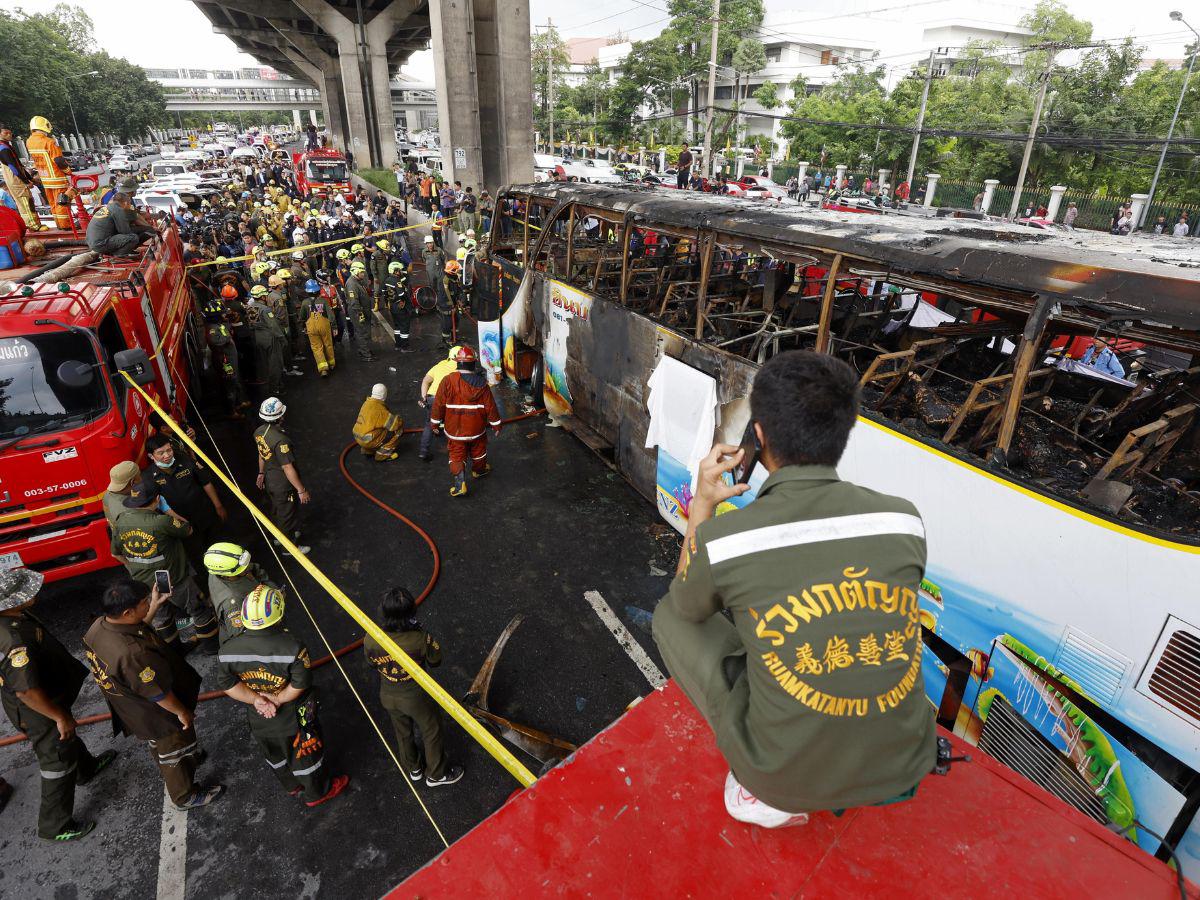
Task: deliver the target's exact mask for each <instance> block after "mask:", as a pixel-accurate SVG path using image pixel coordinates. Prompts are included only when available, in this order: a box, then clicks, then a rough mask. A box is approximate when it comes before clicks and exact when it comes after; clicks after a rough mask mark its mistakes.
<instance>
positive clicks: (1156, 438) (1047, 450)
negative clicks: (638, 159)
mask: <svg viewBox="0 0 1200 900" xmlns="http://www.w3.org/2000/svg"><path fill="white" fill-rule="evenodd" d="M480 271H481V272H483V273H485V276H486V278H485V279H484V280H486V279H490V280H491V283H492V284H493V287H494V290H493V291H492V292H491V296H493V297H495V298H498V299H499V301H500V310H501V311H500V313H499V315H498V316H497V317H496V318H495V319H494V320H493V321H482V320H481V321H480V324H479V331H480V342H481V348H482V352H483V355H484V359H485V362H488V363H490V364H492V365H494V366H495V367H496V369H497V370H499V369H500V368H501V367H502V368H503V370H504V372H506V373H507V374H508V375H509V377H511V378H514V379H517V380H525V379H531V380H532V381H533V383H534V385H535V390H537V391H539V392H540V393H541V394H542V395H543V396H544V398H545V402H546V405H547V407H548V409H549V410H550V412H551V413H554V414H557V415H558V416H559V417H560V418H561V420H562V422H563V424H564V425H565V426H566V427H568V428H570V429H572V430H573V431H575V432H576V433H577V434H578V435H579V436H580V437H581V438H582V439H583V440H584V441H585V442H586V443H588V445H589V446H591V447H593V448H594V449H596V450H597V451H598V452H600V453H601V454H603V455H604V456H605V457H607V459H608V460H609V461H610V462H611V464H612V465H613V466H614V467H615V468H617V469H618V470H619V471H620V472H621V473H623V474H624V475H625V477H626V478H627V479H628V480H629V481H630V482H631V483H632V484H633V486H634V487H635V488H636V489H637V490H638V491H639V492H641V493H642V494H643V495H645V496H646V498H647V499H648V500H650V501H652V502H654V503H655V504H656V505H657V507H658V509H659V511H660V513H661V515H662V516H663V518H664V519H666V520H667V521H668V522H670V523H671V524H672V525H674V526H675V527H676V528H677V529H679V530H680V531H683V530H684V529H685V528H686V521H687V514H688V506H689V503H690V500H691V486H692V484H693V483H694V482H693V477H694V472H695V463H696V448H697V447H700V448H702V449H703V450H707V449H708V448H709V447H711V444H712V442H713V441H714V440H718V441H724V442H725V443H731V444H737V443H739V442H740V440H741V437H742V434H743V431H744V429H745V427H746V425H747V422H748V420H749V404H748V397H749V393H750V387H751V384H752V382H753V380H754V374H755V371H756V369H757V367H758V366H759V365H761V364H762V363H763V362H764V361H765V360H767V359H769V358H770V357H771V356H772V355H774V354H776V353H779V352H782V351H785V350H790V349H795V348H803V349H811V350H816V351H818V352H823V353H831V354H835V355H837V356H838V357H840V358H842V359H844V360H846V361H847V362H849V363H850V364H851V365H852V366H854V367H855V369H856V370H857V371H858V372H859V374H860V379H861V381H860V383H861V391H862V410H861V416H860V419H859V423H858V425H857V427H856V428H855V429H854V432H853V434H852V436H851V440H850V445H849V447H848V449H847V451H846V455H845V457H844V459H843V461H842V464H841V467H840V471H841V475H842V476H843V477H845V478H847V479H850V480H853V481H855V482H858V483H860V484H863V485H866V486H868V487H871V488H874V489H877V490H880V491H884V492H887V493H891V494H899V495H902V496H905V497H907V498H909V499H910V500H912V501H913V502H914V503H915V504H916V505H917V507H918V508H919V509H920V511H921V513H922V515H923V517H924V520H925V526H926V531H927V535H928V543H929V561H928V569H927V573H926V579H925V581H924V583H923V584H922V590H921V601H922V609H921V614H920V618H921V622H922V624H923V625H925V626H926V628H927V629H928V631H929V632H931V633H933V634H935V635H937V636H939V637H940V638H943V639H944V640H945V641H947V642H948V643H949V644H950V645H952V646H954V647H957V648H958V650H959V651H960V652H961V653H962V654H963V655H964V656H965V657H967V658H968V659H969V660H970V664H969V669H970V672H969V677H967V685H966V688H965V691H964V695H963V697H962V700H963V702H962V706H961V713H960V714H959V716H958V720H957V723H956V728H955V730H956V731H957V732H958V733H959V734H960V735H962V736H964V737H965V738H967V739H968V740H970V741H971V742H973V743H975V744H977V745H978V746H979V747H980V748H982V749H984V750H985V751H986V752H988V753H989V754H991V755H993V756H995V757H996V758H998V759H1000V760H1001V761H1002V762H1004V763H1005V764H1007V765H1009V766H1010V767H1012V768H1013V769H1015V770H1016V771H1018V772H1020V773H1022V774H1023V775H1025V776H1027V777H1029V778H1030V779H1032V780H1034V781H1036V782H1037V783H1038V784H1040V785H1042V786H1043V787H1044V788H1046V789H1047V790H1049V791H1051V792H1052V793H1054V794H1056V795H1057V796H1058V797H1060V798H1061V799H1062V800H1064V801H1065V802H1067V803H1070V804H1071V805H1073V806H1075V807H1076V808H1078V809H1079V810H1081V811H1082V812H1084V813H1085V814H1087V815H1089V816H1091V817H1093V818H1094V819H1096V820H1098V821H1101V822H1103V823H1105V824H1109V825H1112V826H1114V827H1115V828H1116V829H1123V831H1124V833H1125V835H1126V836H1127V837H1129V838H1130V839H1131V840H1134V841H1136V842H1137V843H1138V844H1139V845H1140V846H1142V847H1143V848H1145V849H1146V850H1148V851H1149V852H1152V853H1156V854H1157V855H1160V856H1161V857H1163V858H1165V857H1166V855H1167V854H1168V850H1167V849H1166V848H1164V847H1162V846H1161V842H1160V837H1162V838H1165V839H1166V843H1168V844H1170V845H1178V848H1179V854H1180V857H1181V859H1182V861H1183V863H1184V865H1185V867H1187V866H1189V865H1191V866H1194V865H1197V864H1200V830H1198V829H1197V828H1195V827H1193V826H1192V819H1193V818H1194V816H1195V813H1196V811H1197V808H1198V807H1200V775H1197V772H1196V768H1197V759H1198V757H1200V753H1198V750H1200V613H1197V612H1196V611H1195V610H1193V609H1191V607H1190V601H1189V599H1188V597H1189V595H1190V594H1189V591H1190V586H1191V585H1192V584H1193V583H1195V582H1196V581H1198V580H1200V434H1198V431H1197V422H1196V410H1197V406H1198V405H1200V365H1198V364H1197V361H1196V354H1197V353H1200V251H1197V250H1192V249H1191V245H1190V244H1189V243H1188V242H1182V241H1173V240H1170V239H1166V238H1153V237H1149V236H1147V237H1145V238H1138V239H1136V240H1131V239H1129V238H1122V239H1119V242H1118V239H1117V238H1110V237H1108V236H1103V235H1090V234H1089V235H1087V236H1086V237H1084V236H1082V235H1069V234H1064V235H1059V234H1054V233H1051V232H1035V231H1031V230H1029V229H1023V228H1019V227H1014V226H1009V225H1003V224H998V223H992V222H985V221H979V220H978V219H955V218H941V217H938V216H936V215H933V214H928V215H926V214H916V215H912V216H904V215H896V214H892V215H881V216H858V215H853V214H848V213H839V212H831V211H816V210H803V209H799V208H787V207H783V208H780V207H763V206H761V205H758V204H753V203H749V202H745V201H739V200H731V199H729V198H723V197H716V196H710V195H700V194H690V193H687V194H681V193H678V192H674V191H665V190H659V189H654V188H638V187H633V186H626V187H607V186H599V185H581V184H555V183H546V184H535V185H525V186H518V187H509V188H506V189H505V190H504V191H503V192H502V193H501V195H500V197H499V200H498V204H497V219H496V221H495V223H494V225H493V228H492V231H491V235H490V239H489V245H488V248H487V253H486V255H485V257H484V259H483V260H481V267H480ZM1089 351H1090V352H1089ZM687 410H692V411H696V410H699V411H700V412H699V413H693V414H692V418H691V419H689V418H688V414H687V412H686V411H687ZM701 455H702V454H701ZM762 476H763V473H761V472H759V473H758V474H757V477H756V478H752V480H751V484H752V485H754V486H756V485H757V484H761V479H762ZM752 497H753V491H752V492H751V493H750V494H749V495H747V496H746V497H742V498H736V499H735V500H734V501H733V505H741V504H744V503H745V502H748V501H749V499H750V498H752ZM584 527H586V526H584ZM925 663H926V665H925V680H926V687H927V692H928V694H929V695H930V697H931V698H935V701H936V698H938V697H941V696H942V695H943V692H944V689H945V688H946V685H947V679H948V678H950V677H951V675H952V673H950V672H949V671H948V670H947V667H946V666H945V665H944V664H942V663H941V662H940V661H939V660H938V659H937V658H936V657H934V656H933V655H931V654H929V653H928V652H927V653H926V660H925ZM965 677H966V676H965Z"/></svg>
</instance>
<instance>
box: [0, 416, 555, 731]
mask: <svg viewBox="0 0 1200 900" xmlns="http://www.w3.org/2000/svg"><path fill="white" fill-rule="evenodd" d="M543 412H545V410H540V409H539V410H535V411H534V412H528V413H523V414H522V415H519V416H513V417H512V418H511V419H504V420H503V424H505V425H507V424H509V423H511V422H520V421H521V420H523V419H531V418H533V417H534V416H540V415H541V414H542V413H543ZM421 431H422V429H420V428H405V429H403V431H402V432H401V433H402V434H420V433H421ZM357 446H358V445H357V444H355V443H353V442H352V443H349V444H347V445H346V446H345V447H344V448H342V452H341V454H340V455H339V457H338V468H339V469H340V470H341V473H342V477H343V478H345V479H346V480H347V481H348V482H350V486H351V487H353V488H354V489H355V490H356V491H358V492H359V493H360V494H362V495H363V496H364V497H366V498H367V499H368V500H370V501H371V502H372V503H374V504H375V505H376V506H378V507H379V508H380V509H382V510H383V511H384V512H386V513H387V514H388V515H390V516H392V517H393V518H396V519H399V520H400V521H401V522H403V523H404V524H405V525H407V526H408V527H409V528H411V529H412V530H413V531H415V532H416V533H417V535H418V536H419V537H420V538H421V539H422V540H423V541H424V542H425V543H426V544H427V545H428V546H429V552H430V553H431V554H432V555H433V572H432V573H431V574H430V576H429V581H428V582H427V583H426V584H425V587H424V588H423V589H422V590H421V593H420V594H418V595H417V598H416V602H417V604H418V605H420V604H421V603H424V602H425V600H426V599H427V598H428V597H429V595H430V594H431V593H433V588H434V586H435V585H436V584H437V580H438V577H439V576H440V575H441V572H442V556H441V553H440V552H439V551H438V547H437V544H436V543H434V540H433V538H431V537H430V536H429V534H428V532H426V531H425V529H423V528H422V527H421V526H420V525H418V524H417V523H416V522H414V521H413V520H412V519H410V518H408V516H406V515H404V514H403V513H402V512H400V511H399V510H397V509H394V508H393V507H391V506H389V505H388V504H387V503H385V502H383V501H382V500H380V499H379V498H378V497H376V496H375V495H374V494H372V493H371V492H370V491H368V490H367V489H366V488H365V487H363V486H362V485H361V484H360V483H359V482H358V481H357V480H356V479H355V478H354V476H353V475H351V474H350V470H349V469H348V468H347V467H346V457H347V456H349V454H350V451H351V450H353V449H354V448H355V447H357ZM360 647H362V638H359V639H358V640H356V641H354V642H352V643H349V644H347V645H346V646H345V647H340V648H338V649H337V650H335V651H334V652H333V655H332V656H322V657H320V658H319V659H315V660H313V663H312V668H314V669H316V668H319V667H321V666H324V665H328V664H329V663H330V662H332V661H333V657H334V656H338V657H342V656H345V655H346V654H348V653H353V652H354V651H355V650H358V649H359V648H360ZM224 696H225V692H224V691H206V692H204V693H203V694H201V695H200V696H199V698H198V702H199V701H206V700H216V699H218V698H220V697H224ZM111 719H112V713H100V714H98V715H94V716H85V717H83V718H82V719H76V720H75V724H76V725H95V724H96V723H98V722H108V721H111ZM25 740H28V738H27V737H26V736H25V735H24V734H23V733H18V734H14V735H11V736H10V737H6V738H3V739H0V747H9V746H11V745H13V744H19V743H20V742H21V741H25Z"/></svg>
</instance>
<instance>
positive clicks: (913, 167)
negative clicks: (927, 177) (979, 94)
mask: <svg viewBox="0 0 1200 900" xmlns="http://www.w3.org/2000/svg"><path fill="white" fill-rule="evenodd" d="M936 53H937V50H930V51H929V65H928V66H926V67H925V87H924V89H922V91H921V111H920V112H919V113H917V133H916V134H914V135H913V145H912V153H910V154H909V156H908V189H909V190H910V191H911V190H912V186H913V178H915V177H916V174H917V151H918V150H920V149H921V129H922V128H924V127H925V107H926V106H927V105H928V104H929V84H930V82H932V81H933V57H934V55H935V54H936Z"/></svg>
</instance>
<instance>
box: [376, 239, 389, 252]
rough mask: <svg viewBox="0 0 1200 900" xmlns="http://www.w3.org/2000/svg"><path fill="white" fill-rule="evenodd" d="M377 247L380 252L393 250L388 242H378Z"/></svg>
mask: <svg viewBox="0 0 1200 900" xmlns="http://www.w3.org/2000/svg"><path fill="white" fill-rule="evenodd" d="M375 246H376V247H378V248H379V249H380V250H391V249H392V245H391V244H389V243H388V242H387V241H378V242H377V243H376V244H375Z"/></svg>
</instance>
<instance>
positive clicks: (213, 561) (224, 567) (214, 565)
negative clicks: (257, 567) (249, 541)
mask: <svg viewBox="0 0 1200 900" xmlns="http://www.w3.org/2000/svg"><path fill="white" fill-rule="evenodd" d="M249 565H250V552H249V551H248V550H246V549H245V548H244V547H242V546H240V545H238V544H233V543H230V542H229V541H221V542H220V543H218V544H213V545H212V546H211V547H209V548H208V549H207V550H205V551H204V568H206V569H208V571H209V572H211V573H212V574H213V575H218V576H221V575H223V576H225V577H227V578H229V577H232V576H234V575H241V574H242V573H243V572H245V571H246V569H247V567H249Z"/></svg>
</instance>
